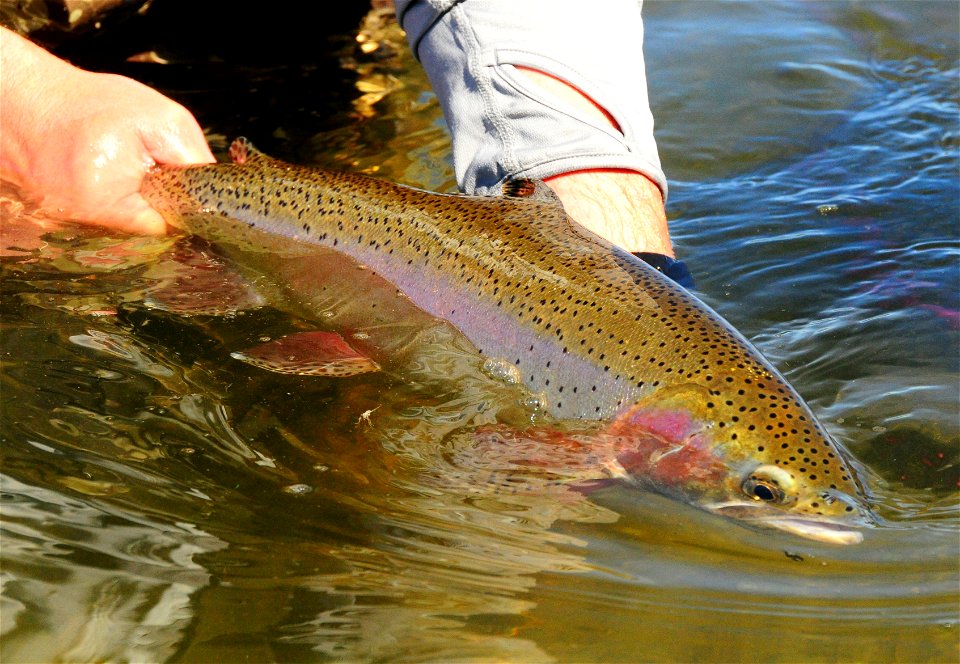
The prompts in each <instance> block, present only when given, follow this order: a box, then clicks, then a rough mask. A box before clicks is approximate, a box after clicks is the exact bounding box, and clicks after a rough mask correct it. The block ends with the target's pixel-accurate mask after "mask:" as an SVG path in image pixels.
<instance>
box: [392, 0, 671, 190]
mask: <svg viewBox="0 0 960 664" xmlns="http://www.w3.org/2000/svg"><path fill="white" fill-rule="evenodd" d="M396 9H397V17H398V19H399V21H400V24H401V26H402V27H403V28H404V30H406V32H407V38H408V41H409V42H410V46H411V48H412V49H413V52H414V55H415V56H416V57H417V58H418V59H419V60H420V62H421V63H422V64H423V67H424V68H425V69H426V71H427V74H428V76H429V77H430V81H431V83H432V85H433V88H434V91H435V92H436V94H437V96H438V97H439V99H440V103H441V105H442V107H443V112H444V116H445V117H446V119H447V124H448V125H449V126H450V132H451V134H452V138H453V158H454V168H455V171H456V176H457V183H458V184H459V186H460V188H461V189H462V190H463V191H465V192H467V193H479V194H492V193H497V192H498V191H499V188H500V185H501V184H502V182H503V181H504V180H505V179H508V178H519V177H524V178H535V179H542V178H545V177H549V176H551V175H557V174H559V173H567V172H570V171H576V170H582V169H589V168H624V169H629V170H634V171H639V172H641V173H643V174H644V175H646V176H647V177H649V178H650V179H651V180H653V181H654V182H656V183H657V185H658V186H659V187H660V189H661V191H662V192H663V193H664V196H666V191H667V181H666V177H665V176H664V174H663V171H662V169H661V167H660V158H659V156H658V154H657V145H656V142H655V141H654V138H653V115H652V114H651V112H650V104H649V101H648V99H647V80H646V75H645V72H644V64H643V23H642V20H641V18H640V9H641V7H640V1H639V0H594V1H592V2H587V1H585V0H396ZM518 65H519V66H525V67H529V68H532V69H537V70H539V71H542V72H545V73H547V74H550V75H552V76H554V77H556V78H559V79H561V80H563V81H566V82H567V83H569V84H570V85H572V86H573V87H575V88H577V89H579V90H580V91H582V92H583V93H584V94H586V95H587V96H588V97H590V98H591V99H592V100H593V101H594V102H596V103H597V104H598V105H599V106H600V107H602V108H603V109H605V110H606V111H607V112H608V113H609V114H610V115H611V116H612V117H613V119H614V120H615V122H616V123H617V125H618V126H619V129H620V131H617V130H616V129H613V128H611V127H610V126H609V125H606V124H603V125H599V124H597V123H596V122H595V121H594V120H593V119H592V118H590V117H587V116H585V115H584V114H582V113H580V112H578V110H577V109H575V108H573V107H571V106H570V105H569V104H566V103H564V102H563V101H562V100H559V99H557V98H556V97H554V96H553V95H551V94H550V93H549V92H547V91H544V90H541V89H540V88H539V86H537V85H536V84H532V83H530V82H528V80H527V79H526V78H525V77H524V76H522V75H520V74H519V73H518V71H517V70H516V66H518Z"/></svg>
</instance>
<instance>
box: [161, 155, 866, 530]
mask: <svg viewBox="0 0 960 664" xmlns="http://www.w3.org/2000/svg"><path fill="white" fill-rule="evenodd" d="M230 154H231V157H232V159H233V163H232V164H215V165H208V166H196V167H186V168H169V167H164V168H159V169H156V170H155V171H154V172H152V173H151V174H150V175H148V177H147V178H146V180H145V181H144V185H143V190H142V191H143V194H144V196H145V197H146V198H147V200H148V201H149V202H150V203H151V205H153V206H154V207H155V208H156V209H157V210H159V211H160V212H161V214H163V216H164V217H165V219H166V220H167V221H168V223H170V224H171V225H172V226H174V227H178V228H182V229H184V230H186V231H188V232H190V233H193V234H196V235H199V236H201V237H205V238H206V239H208V240H211V241H214V242H216V241H218V240H220V241H222V240H224V239H225V236H226V239H229V238H230V237H233V236H235V235H236V234H239V233H242V232H243V230H244V229H247V228H250V229H254V230H255V231H257V232H260V233H266V234H270V235H274V234H275V235H280V236H284V237H285V238H288V239H289V240H291V241H293V242H295V243H298V244H300V245H303V246H304V247H309V246H314V247H326V248H332V249H334V250H336V251H338V252H342V253H344V254H346V255H348V256H350V257H352V258H353V259H355V260H356V261H358V262H359V263H361V264H362V265H365V266H367V268H368V269H369V270H372V271H374V272H376V273H378V274H379V275H381V276H382V277H383V278H385V279H386V280H388V281H389V282H391V283H392V284H394V285H396V287H397V288H398V289H399V290H400V291H401V292H402V293H404V294H405V295H406V296H407V297H409V298H410V300H412V302H413V303H414V304H416V305H417V306H418V307H419V308H421V309H422V310H424V311H426V312H427V313H429V314H431V315H432V316H435V317H438V318H441V319H444V320H446V321H448V322H449V323H451V324H452V325H453V326H455V327H456V328H457V329H458V330H460V331H461V332H462V333H463V334H464V335H465V336H466V337H467V338H468V339H469V340H470V341H471V342H472V343H473V344H474V345H475V346H476V349H477V351H479V353H480V354H481V355H482V356H484V357H485V358H489V359H491V360H496V361H497V362H499V363H501V365H503V366H506V367H509V371H508V373H511V374H512V375H513V376H514V377H515V378H516V379H517V381H518V382H520V383H522V384H523V385H524V386H525V387H526V388H527V389H528V390H529V391H530V392H531V393H532V394H533V395H536V396H537V397H538V398H539V400H540V402H541V403H542V406H543V409H544V410H545V411H546V412H547V413H549V414H551V415H553V416H555V417H556V418H560V419H563V420H583V421H599V422H602V423H603V425H602V426H604V427H605V429H604V430H603V433H604V440H605V441H606V442H605V443H603V445H606V446H607V447H609V449H611V450H613V452H612V454H613V455H614V456H613V458H612V459H610V460H609V462H608V463H607V464H606V466H607V470H608V476H609V475H613V476H618V477H623V478H628V479H631V480H634V481H637V482H640V483H643V484H651V485H654V486H656V487H657V488H658V489H659V490H662V491H666V492H667V493H670V494H674V495H677V496H679V497H682V498H684V499H686V500H688V501H690V502H693V503H694V504H697V505H700V506H702V507H704V508H706V509H709V510H711V511H713V512H716V513H719V514H724V515H728V516H735V517H738V518H740V519H744V520H747V521H750V522H754V523H759V524H765V525H769V526H773V527H777V528H780V529H783V530H786V531H788V532H792V533H795V534H798V535H801V536H805V537H809V538H812V539H817V540H821V541H827V542H834V543H844V544H846V543H854V542H859V541H860V540H861V539H862V534H861V532H860V531H859V528H860V527H861V526H864V525H867V524H870V523H872V522H873V517H872V515H871V512H870V510H869V508H868V507H867V506H866V504H865V498H864V491H863V487H862V485H861V483H860V481H859V479H858V478H857V476H856V473H855V469H854V468H853V467H852V466H851V464H850V461H849V460H848V459H847V458H846V455H845V453H844V452H843V450H842V449H841V448H840V446H839V445H838V444H837V443H836V442H835V441H834V440H833V439H832V438H831V437H830V435H829V434H828V433H827V432H826V431H825V430H824V429H823V427H822V426H821V425H820V424H819V423H818V422H817V420H816V418H815V417H814V415H813V413H812V412H811V410H810V408H809V407H808V406H807V405H806V404H805V403H804V402H803V401H802V400H801V398H800V397H799V395H798V394H797V393H796V391H794V389H793V388H792V387H791V386H790V385H789V384H787V382H786V381H785V380H784V379H783V378H782V377H781V376H780V374H779V373H778V372H777V370H776V369H775V368H774V367H773V366H772V365H771V364H770V363H769V362H767V361H766V360H765V359H764V358H763V357H762V356H761V355H760V353H759V352H758V351H757V350H756V349H755V348H754V347H753V346H752V345H751V344H750V343H749V342H748V341H747V340H746V339H745V338H744V337H742V336H741V335H740V334H739V333H738V332H737V331H736V330H734V329H733V328H732V327H731V326H730V325H728V324H727V323H726V322H725V321H724V320H723V319H721V318H720V316H718V315H717V314H716V313H715V312H714V311H712V310H711V309H710V308H709V307H707V306H706V305H705V304H703V303H702V302H700V301H699V300H698V299H697V298H696V297H694V296H693V295H691V294H690V293H689V292H687V291H686V290H684V289H683V288H682V287H680V286H678V285H676V284H674V283H673V282H672V281H670V280H669V279H667V278H666V277H665V276H663V275H662V274H660V273H659V272H657V271H656V270H655V269H653V268H651V267H649V266H648V265H646V264H645V263H643V262H642V261H640V260H638V259H636V258H635V257H633V256H632V255H630V254H629V253H627V252H625V251H623V250H621V249H619V248H617V247H615V246H612V245H611V244H610V243H608V242H606V241H604V240H602V239H601V238H599V237H597V236H595V235H593V234H592V233H590V232H588V231H586V230H585V229H583V228H582V227H580V226H578V225H577V224H575V223H574V222H572V221H571V220H570V219H569V217H568V216H567V215H566V213H565V212H564V211H563V208H562V206H561V205H560V204H559V201H558V200H557V199H556V198H555V197H553V196H552V194H551V193H550V192H549V190H548V189H547V188H546V187H545V186H544V185H543V184H542V183H534V182H531V181H517V182H512V183H508V184H507V186H506V187H505V192H506V194H505V195H504V196H502V197H477V196H463V195H448V194H437V193H431V192H427V191H422V190H417V189H413V188H409V187H404V186H401V185H398V184H394V183H391V182H387V181H384V180H380V179H376V178H371V177H366V176H363V175H358V174H349V173H340V172H333V171H327V170H320V169H313V168H306V167H299V166H293V165H290V164H286V163H284V162H281V161H278V160H274V159H272V158H269V157H267V156H265V155H263V154H262V153H259V152H257V151H256V150H254V149H253V148H252V146H250V145H249V144H248V143H247V142H246V141H245V140H244V139H238V140H237V141H235V142H234V144H233V145H232V147H231V150H230ZM279 352H280V353H282V352H283V351H282V350H281V351H279ZM262 363H263V364H264V365H266V364H267V363H269V359H267V360H264V361H263V362H262ZM375 367H376V365H375V364H373V365H372V368H375ZM331 373H335V372H331ZM611 440H612V441H614V442H613V443H611V442H610V441H611Z"/></svg>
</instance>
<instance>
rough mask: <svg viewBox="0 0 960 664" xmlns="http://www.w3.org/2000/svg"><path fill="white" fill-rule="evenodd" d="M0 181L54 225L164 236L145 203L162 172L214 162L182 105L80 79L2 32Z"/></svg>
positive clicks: (109, 80) (123, 81)
mask: <svg viewBox="0 0 960 664" xmlns="http://www.w3.org/2000/svg"><path fill="white" fill-rule="evenodd" d="M0 67H2V72H3V73H2V77H0V97H2V99H3V104H2V105H0V126H2V128H3V131H2V132H0V177H2V178H3V179H4V180H7V181H10V182H12V183H13V184H15V185H16V186H17V187H19V188H20V190H21V192H22V193H23V194H24V195H26V196H27V197H29V198H31V199H34V200H35V201H36V202H38V203H39V204H40V206H41V209H42V210H43V211H44V212H45V213H47V214H50V215H51V216H56V217H58V218H63V219H73V220H78V221H85V222H92V223H98V224H102V225H105V226H108V227H111V228H114V229H117V230H121V231H126V232H132V233H149V234H159V233H163V232H164V230H165V228H166V224H165V223H164V221H163V218H162V217H161V216H160V214H159V213H158V212H157V211H156V210H154V209H153V208H151V207H150V206H149V205H148V204H147V202H146V200H144V198H143V197H142V196H141V195H140V193H139V190H140V183H141V181H142V179H143V176H144V174H145V173H146V172H147V171H148V170H149V169H150V168H152V167H153V166H154V165H156V164H194V163H210V162H213V161H214V158H213V154H212V153H211V152H210V148H209V147H208V146H207V143H206V140H205V139H204V137H203V131H202V130H201V129H200V126H199V125H198V124H197V122H196V120H195V119H194V118H193V116H192V115H191V114H190V112H189V111H187V109H185V108H184V107H183V106H181V105H180V104H178V103H176V102H174V101H172V100H170V99H168V98H167V97H164V96H163V95H161V94H160V93H159V92H156V91H155V90H152V89H151V88H148V87H147V86H145V85H142V84H141V83H138V82H136V81H134V80H132V79H129V78H125V77H123V76H116V75H113V74H99V73H93V72H87V71H83V70H81V69H77V68H76V67H73V66H72V65H70V64H68V63H66V62H64V61H62V60H60V59H58V58H56V57H54V56H53V55H51V54H49V53H47V52H46V51H44V50H43V49H41V48H40V47H38V46H36V45H34V44H32V43H31V42H29V41H27V40H25V39H23V38H21V37H19V36H18V35H16V34H14V33H13V32H10V31H9V30H6V29H2V28H0Z"/></svg>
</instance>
